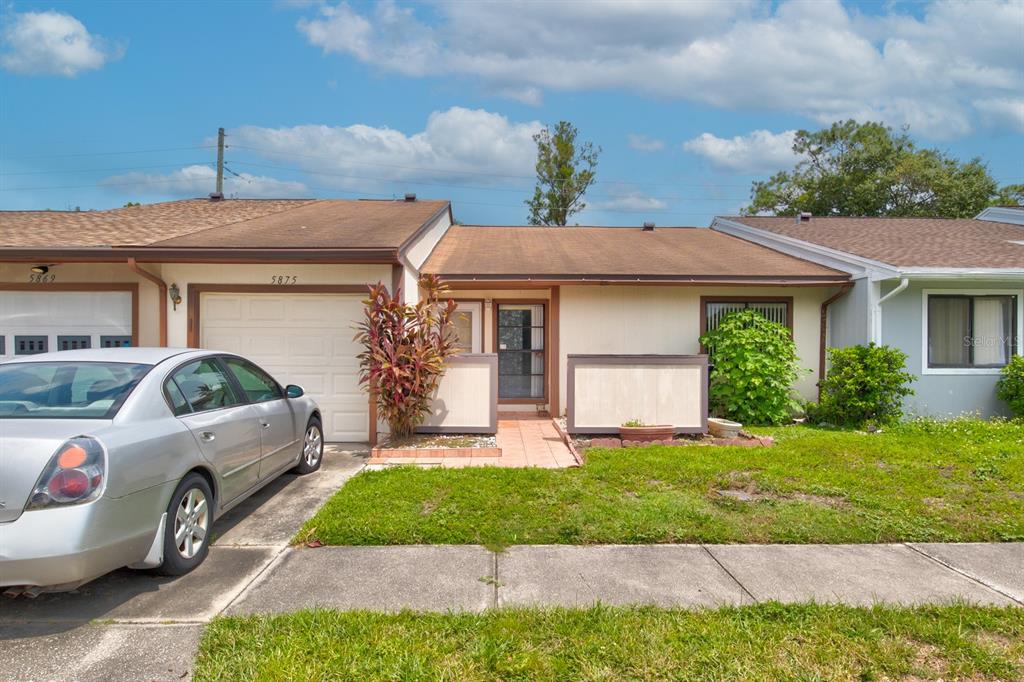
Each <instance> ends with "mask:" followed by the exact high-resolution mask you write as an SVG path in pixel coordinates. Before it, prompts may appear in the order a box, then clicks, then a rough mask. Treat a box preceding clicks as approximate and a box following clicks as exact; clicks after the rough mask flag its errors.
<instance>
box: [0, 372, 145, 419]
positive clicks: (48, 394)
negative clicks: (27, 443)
mask: <svg viewBox="0 0 1024 682" xmlns="http://www.w3.org/2000/svg"><path fill="white" fill-rule="evenodd" d="M150 368H151V365H133V364H127V363H121V362H22V363H18V362H15V363H8V364H4V365H0V418H10V419H31V418H47V419H61V418H66V419H111V418H113V416H114V415H115V414H117V411H118V410H119V409H120V407H121V405H122V403H124V401H125V399H126V398H127V397H128V394H129V393H131V391H132V389H134V388H135V386H136V384H138V383H139V381H140V380H141V379H142V377H144V376H145V375H146V372H148V371H149V370H150Z"/></svg>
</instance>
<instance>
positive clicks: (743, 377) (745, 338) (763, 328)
mask: <svg viewBox="0 0 1024 682" xmlns="http://www.w3.org/2000/svg"><path fill="white" fill-rule="evenodd" d="M700 342H701V343H702V344H703V345H704V347H705V348H707V349H708V353H709V355H710V356H711V362H712V363H713V365H714V367H713V368H712V370H711V390H710V395H709V396H708V398H709V404H710V408H711V411H712V412H713V413H714V414H715V415H717V416H719V417H725V418H727V419H732V420H734V421H738V422H742V423H744V424H782V423H784V422H787V421H789V419H790V415H791V413H792V410H793V408H794V398H793V395H792V386H793V382H794V381H796V379H797V377H798V376H799V373H800V368H799V364H798V358H797V356H796V343H794V341H793V337H792V335H791V334H790V331H789V329H788V328H787V327H785V326H783V325H781V324H778V323H777V322H772V321H771V320H769V319H767V318H766V317H765V316H764V315H762V314H761V313H759V312H757V311H756V310H738V311H736V312H733V313H729V314H728V315H726V316H725V317H724V318H723V319H722V321H721V322H720V323H719V325H718V327H717V328H716V329H714V330H712V331H710V332H708V333H706V334H704V335H703V336H701V337H700Z"/></svg>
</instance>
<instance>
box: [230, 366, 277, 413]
mask: <svg viewBox="0 0 1024 682" xmlns="http://www.w3.org/2000/svg"><path fill="white" fill-rule="evenodd" d="M224 364H225V365H227V366H228V369H229V370H231V373H232V374H234V375H235V378H236V379H238V383H239V384H241V385H242V390H243V391H245V395H246V396H247V397H248V398H249V400H250V402H254V403H259V402H263V401H265V400H277V399H278V398H282V397H284V393H283V392H282V391H281V386H280V385H279V384H278V383H277V382H276V381H274V379H273V378H272V377H271V376H270V375H269V374H267V373H266V372H264V371H263V370H262V369H260V368H259V367H257V366H256V365H254V364H252V363H251V362H249V361H248V360H243V359H242V358H224Z"/></svg>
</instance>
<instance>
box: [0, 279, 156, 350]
mask: <svg viewBox="0 0 1024 682" xmlns="http://www.w3.org/2000/svg"><path fill="white" fill-rule="evenodd" d="M33 265H34V263H0V283H5V284H6V283H11V284H27V283H29V274H30V268H31V267H32V266H33ZM147 269H148V270H149V271H150V272H156V268H154V267H152V266H150V267H148V268H147ZM48 274H52V275H54V277H55V279H54V283H55V284H65V285H66V284H98V283H107V282H137V283H138V284H139V330H138V331H139V344H140V345H143V346H155V345H157V344H158V343H159V341H160V330H159V321H158V315H159V313H158V312H157V308H156V306H157V298H158V290H157V288H156V285H155V284H151V283H150V282H149V281H148V280H145V279H142V278H141V277H139V276H138V275H136V274H135V273H134V272H132V271H131V270H129V269H128V265H127V264H126V263H65V264H62V265H56V266H53V267H52V268H51V269H50V272H49V273H48ZM47 287H48V285H47V284H39V285H38V288H37V289H33V290H34V291H47V290H48V289H47ZM49 290H50V291H56V289H54V288H53V287H49ZM2 295H3V291H0V296H2Z"/></svg>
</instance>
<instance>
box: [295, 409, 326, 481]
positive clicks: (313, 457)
mask: <svg viewBox="0 0 1024 682" xmlns="http://www.w3.org/2000/svg"><path fill="white" fill-rule="evenodd" d="M323 459H324V430H323V427H322V426H320V420H319V419H317V418H316V417H313V418H312V419H310V420H309V423H308V424H307V425H306V435H305V436H304V437H303V439H302V456H301V457H299V463H298V464H297V465H296V466H295V473H297V474H311V473H313V472H314V471H316V470H317V469H319V468H320V463H321V462H322V461H323Z"/></svg>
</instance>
